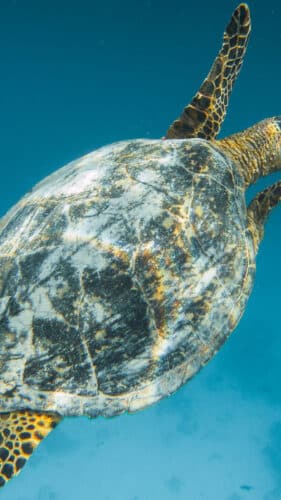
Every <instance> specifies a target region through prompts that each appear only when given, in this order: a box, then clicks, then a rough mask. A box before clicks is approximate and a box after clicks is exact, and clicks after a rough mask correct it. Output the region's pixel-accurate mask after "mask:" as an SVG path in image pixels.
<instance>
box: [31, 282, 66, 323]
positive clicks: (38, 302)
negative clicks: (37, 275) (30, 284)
mask: <svg viewBox="0 0 281 500" xmlns="http://www.w3.org/2000/svg"><path fill="white" fill-rule="evenodd" d="M30 298H31V300H32V305H33V310H34V311H36V316H37V317H41V318H47V319H50V318H52V317H55V318H59V319H60V320H61V321H62V320H63V321H65V320H64V318H63V316H61V315H60V314H58V313H57V312H56V311H55V310H54V308H53V305H52V303H51V302H50V299H49V297H48V294H47V290H46V288H44V287H38V288H36V289H35V291H34V292H33V293H32V294H31V295H30Z"/></svg>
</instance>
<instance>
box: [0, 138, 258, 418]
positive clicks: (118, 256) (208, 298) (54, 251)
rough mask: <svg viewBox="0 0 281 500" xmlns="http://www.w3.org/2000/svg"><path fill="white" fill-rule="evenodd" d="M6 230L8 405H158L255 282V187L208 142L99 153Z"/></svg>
mask: <svg viewBox="0 0 281 500" xmlns="http://www.w3.org/2000/svg"><path fill="white" fill-rule="evenodd" d="M0 231H1V232H0V269H1V273H0V346H1V347H0V395H1V399H3V401H4V404H3V408H4V409H14V408H20V407H24V406H26V404H28V405H29V406H28V407H29V408H33V409H48V410H52V411H53V410H60V411H61V413H65V414H79V413H87V414H89V415H96V414H99V413H103V414H108V415H111V414H116V413H118V412H121V411H124V410H130V409H137V408H138V407H142V406H146V404H150V403H151V402H154V401H156V400H157V399H160V398H161V397H163V396H165V395H167V394H169V393H171V392H172V391H174V390H175V389H176V388H177V387H179V386H180V385H182V384H183V383H184V382H185V381H186V380H187V379H188V378H190V377H191V376H192V375H193V374H194V373H196V372H197V371H198V370H199V369H200V367H201V366H202V365H204V364H205V363H206V361H207V360H208V359H209V358H210V357H211V356H213V354H214V353H215V352H216V351H217V349H218V348H219V346H220V345H221V343H222V342H223V341H224V340H225V338H226V337H227V336H228V335H229V332H230V331H231V330H232V329H233V327H234V326H235V324H236V323H237V321H238V319H239V317H240V315H241V313H242V311H243V308H244V303H245V301H246V299H247V297H248V293H249V289H250V288H251V285H252V278H253V266H252V260H253V257H252V254H253V250H252V247H251V244H250V242H249V241H248V237H247V231H246V209H245V202H244V195H243V182H242V178H241V177H240V175H239V174H238V172H237V171H236V170H235V166H234V165H233V164H231V163H229V162H228V161H226V160H225V159H224V158H223V157H222V156H221V154H220V153H219V152H218V151H217V150H216V149H215V147H214V146H212V145H211V144H210V143H207V142H206V141H204V140H200V139H189V140H182V141H180V140H177V141H151V140H136V141H128V142H123V143H117V144H113V145H111V146H108V147H105V148H102V149H100V150H97V151H96V152H94V153H91V154H89V155H87V156H85V157H83V158H81V159H79V160H77V161H75V162H72V163H71V164H69V165H67V166H66V167H64V168H62V169H60V170H58V171H57V172H55V173H54V174H53V175H51V176H50V177H48V178H46V179H45V180H43V181H42V182H41V183H39V184H38V185H37V186H36V187H35V188H34V189H33V190H32V191H31V192H30V193H28V194H27V195H26V196H25V197H24V198H23V199H22V200H21V201H20V202H19V203H18V204H17V205H16V206H15V207H14V208H12V209H11V210H10V212H8V214H7V215H6V216H5V218H4V219H2V221H1V226H0ZM58 394H61V395H63V397H62V400H59V397H58ZM11 396H12V397H11ZM61 401H63V404H62V402H61ZM132 401H138V402H136V403H132ZM60 404H61V405H62V407H60ZM0 410H1V408H0Z"/></svg>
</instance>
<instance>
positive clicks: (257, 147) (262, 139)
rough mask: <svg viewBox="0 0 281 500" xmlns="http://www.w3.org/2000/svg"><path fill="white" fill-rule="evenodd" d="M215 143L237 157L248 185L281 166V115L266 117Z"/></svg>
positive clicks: (235, 158)
mask: <svg viewBox="0 0 281 500" xmlns="http://www.w3.org/2000/svg"><path fill="white" fill-rule="evenodd" d="M216 143H217V145H218V147H219V148H220V149H221V150H222V152H224V153H225V154H226V155H227V156H228V157H230V158H231V159H232V160H234V162H235V163H236V165H237V166H238V168H239V169H240V171H241V173H242V175H243V177H244V179H245V186H246V187H248V186H249V185H251V184H253V183H254V182H255V181H256V180H257V179H259V178H260V177H264V176H265V175H269V174H271V173H273V172H276V171H278V170H281V116H275V117H273V118H267V119H266V120H263V121H261V122H258V123H257V124H255V125H253V126H252V127H250V128H248V129H246V130H244V131H243V132H239V133H238V134H234V135H231V136H229V137H226V138H225V139H222V140H220V141H216Z"/></svg>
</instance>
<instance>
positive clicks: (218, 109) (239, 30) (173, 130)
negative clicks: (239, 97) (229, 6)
mask: <svg viewBox="0 0 281 500" xmlns="http://www.w3.org/2000/svg"><path fill="white" fill-rule="evenodd" d="M250 31H251V21H250V12H249V8H248V6H247V5H246V4H240V5H239V6H238V7H237V9H236V10H235V11H234V13H233V15H232V17H231V20H230V22H229V24H228V26H227V28H226V30H225V33H224V37H223V45H222V48H221V50H220V52H219V54H218V56H217V57H216V59H215V61H214V63H213V65H212V67H211V70H210V72H209V74H208V76H207V78H206V79H205V80H204V82H203V83H202V85H201V87H200V89H199V91H198V92H197V94H196V95H195V97H194V98H193V99H192V101H191V103H190V104H189V105H188V106H186V108H184V110H183V112H182V114H181V116H180V117H179V118H178V119H177V120H175V121H174V123H172V125H171V126H170V128H169V130H168V131H167V134H166V138H167V139H173V138H177V139H179V138H183V139H184V138H188V137H202V138H203V139H214V138H215V137H216V136H217V134H218V133H219V130H220V127H221V124H222V121H223V119H224V117H225V114H226V109H227V106H228V101H229V97H230V94H231V91H232V87H233V84H234V82H235V80H236V78H237V76H238V74H239V71H240V68H241V65H242V62H243V58H244V55H245V53H246V49H247V45H248V39H249V34H250Z"/></svg>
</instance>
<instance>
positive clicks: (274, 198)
mask: <svg viewBox="0 0 281 500" xmlns="http://www.w3.org/2000/svg"><path fill="white" fill-rule="evenodd" d="M280 201H281V181H279V182H276V183H275V184H272V185H271V186H269V187H268V188H266V189H264V191H261V192H260V193H258V194H257V195H256V196H255V198H254V199H253V200H252V201H251V203H250V205H249V207H248V229H249V231H250V233H251V235H252V238H253V242H254V247H255V252H256V253H257V251H258V248H259V244H260V242H261V240H262V239H263V234H264V224H265V222H266V220H267V218H268V216H269V214H270V212H271V210H272V208H273V207H275V206H276V205H278V203H279V202H280Z"/></svg>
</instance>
